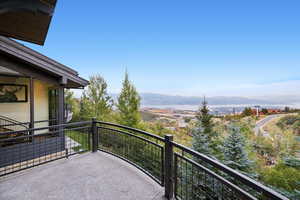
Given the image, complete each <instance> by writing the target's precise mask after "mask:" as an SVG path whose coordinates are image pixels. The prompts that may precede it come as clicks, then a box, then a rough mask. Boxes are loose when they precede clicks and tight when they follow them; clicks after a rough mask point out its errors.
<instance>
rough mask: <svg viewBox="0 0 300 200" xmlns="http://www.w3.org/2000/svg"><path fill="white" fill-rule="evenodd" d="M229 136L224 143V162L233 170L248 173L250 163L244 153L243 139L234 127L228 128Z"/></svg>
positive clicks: (244, 143)
mask: <svg viewBox="0 0 300 200" xmlns="http://www.w3.org/2000/svg"><path fill="white" fill-rule="evenodd" d="M229 129H230V132H229V136H228V137H227V138H226V139H225V141H224V149H223V151H224V161H225V164H226V165H228V166H230V167H231V168H233V169H237V170H241V171H246V172H247V171H249V170H250V166H251V162H250V161H249V159H248V153H247V151H246V142H245V138H244V137H243V135H242V134H241V132H240V129H239V128H238V127H236V126H230V127H229Z"/></svg>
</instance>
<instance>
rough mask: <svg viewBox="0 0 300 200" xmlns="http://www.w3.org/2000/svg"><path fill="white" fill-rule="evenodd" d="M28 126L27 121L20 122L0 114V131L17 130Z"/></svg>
mask: <svg viewBox="0 0 300 200" xmlns="http://www.w3.org/2000/svg"><path fill="white" fill-rule="evenodd" d="M28 128H29V123H22V122H19V121H16V120H14V119H11V118H8V117H5V116H2V115H0V133H1V132H7V131H19V130H24V129H25V130H26V129H28Z"/></svg>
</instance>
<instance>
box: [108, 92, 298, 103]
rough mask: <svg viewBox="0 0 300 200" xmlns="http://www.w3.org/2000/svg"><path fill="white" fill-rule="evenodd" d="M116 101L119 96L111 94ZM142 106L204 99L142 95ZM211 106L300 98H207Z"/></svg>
mask: <svg viewBox="0 0 300 200" xmlns="http://www.w3.org/2000/svg"><path fill="white" fill-rule="evenodd" d="M111 96H112V97H113V99H114V100H116V99H117V96H118V94H115V93H114V94H111ZM140 96H141V104H142V105H199V104H200V103H201V102H202V101H203V98H204V97H199V96H180V95H167V94H158V93H140ZM206 101H207V102H208V103H209V104H210V105H241V104H258V105H275V104H276V105H287V104H295V103H298V104H299V103H300V96H296V95H295V96H292V95H289V96H280V95H278V96H272V97H241V96H213V97H206Z"/></svg>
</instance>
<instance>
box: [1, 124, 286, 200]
mask: <svg viewBox="0 0 300 200" xmlns="http://www.w3.org/2000/svg"><path fill="white" fill-rule="evenodd" d="M28 131H34V132H38V131H45V132H43V133H41V134H34V135H24V136H21V137H17V138H6V139H0V144H1V143H6V142H9V141H11V140H17V139H23V138H25V139H26V142H23V143H21V144H14V145H10V146H4V147H0V155H1V157H0V176H3V175H6V174H9V173H13V172H15V171H19V170H22V169H26V168H29V167H33V166H36V165H40V164H43V163H47V162H50V161H53V160H57V159H61V158H67V157H68V156H71V155H75V154H79V153H83V152H87V151H90V150H91V151H93V152H96V151H97V150H101V151H104V152H107V153H110V154H112V155H114V156H117V157H119V158H121V159H123V160H125V161H126V162H129V163H131V164H132V165H134V166H136V167H137V168H138V169H140V170H142V171H143V172H144V173H146V174H147V175H148V176H150V177H151V178H153V179H154V180H155V181H156V182H158V183H159V184H160V185H162V186H164V187H165V197H166V198H167V199H171V198H173V197H175V198H176V199H180V200H198V199H199V200H221V199H222V200H232V199H236V200H254V199H258V200H287V198H286V197H284V196H282V195H280V194H278V193H277V192H275V191H273V190H271V189H270V188H268V187H266V186H264V185H262V184H260V183H258V182H256V181H255V180H253V179H251V178H249V177H247V176H245V175H244V174H241V173H239V172H237V171H235V170H233V169H231V168H229V167H227V166H226V165H224V164H222V163H220V162H219V161H217V160H214V159H212V158H210V157H208V156H205V155H203V154H201V153H199V152H196V151H193V150H192V149H189V148H187V147H185V146H183V145H180V144H178V143H175V142H173V137H172V136H171V135H166V136H165V138H162V137H159V136H157V135H154V134H151V133H148V132H145V131H141V130H138V129H134V128H130V127H126V126H122V125H118V124H113V123H107V122H100V121H96V120H92V121H88V122H77V123H70V124H63V125H54V126H48V127H43V128H35V129H28ZM18 132H21V131H15V132H7V133H5V134H12V133H18Z"/></svg>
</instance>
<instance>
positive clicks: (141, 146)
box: [97, 122, 164, 185]
mask: <svg viewBox="0 0 300 200" xmlns="http://www.w3.org/2000/svg"><path fill="white" fill-rule="evenodd" d="M97 131H98V138H99V150H101V151H105V152H108V153H111V154H113V155H115V156H118V157H121V158H122V159H125V160H126V161H128V162H130V163H131V164H133V165H135V166H136V167H138V168H140V169H141V170H142V171H144V172H145V173H146V174H148V175H149V176H150V177H151V178H153V179H154V180H155V181H156V182H158V183H159V184H161V185H164V147H163V145H162V144H163V140H164V139H163V138H161V137H158V136H156V135H152V134H150V133H147V132H144V131H141V130H138V129H133V128H129V127H125V126H121V125H116V124H112V123H104V122H97ZM159 141H160V142H159ZM160 143H161V144H160Z"/></svg>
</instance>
